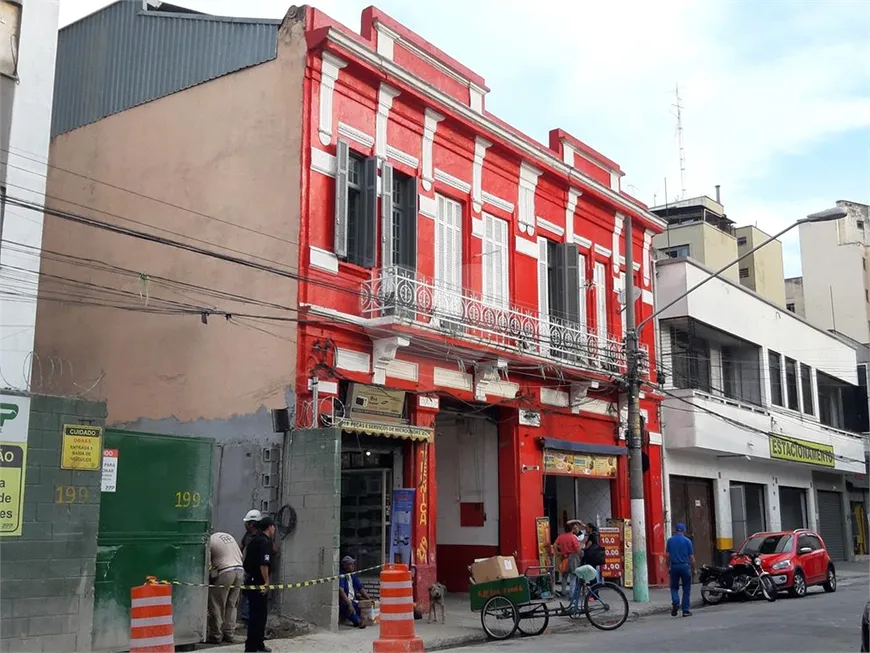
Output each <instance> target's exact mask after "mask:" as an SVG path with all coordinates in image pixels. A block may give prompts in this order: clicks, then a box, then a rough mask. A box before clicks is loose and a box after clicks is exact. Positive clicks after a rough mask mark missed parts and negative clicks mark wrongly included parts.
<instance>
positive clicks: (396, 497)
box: [390, 488, 415, 565]
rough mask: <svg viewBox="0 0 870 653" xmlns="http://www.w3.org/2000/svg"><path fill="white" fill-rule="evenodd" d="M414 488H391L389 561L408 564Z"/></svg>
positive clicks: (409, 560)
mask: <svg viewBox="0 0 870 653" xmlns="http://www.w3.org/2000/svg"><path fill="white" fill-rule="evenodd" d="M414 494H415V492H414V488H402V489H397V490H393V511H392V515H391V518H390V562H395V563H399V564H404V565H408V564H411V563H412V560H411V519H412V515H413V514H414Z"/></svg>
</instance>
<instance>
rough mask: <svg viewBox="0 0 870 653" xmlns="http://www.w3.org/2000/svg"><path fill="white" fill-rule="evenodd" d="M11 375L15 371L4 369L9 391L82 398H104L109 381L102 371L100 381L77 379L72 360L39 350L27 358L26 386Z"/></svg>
mask: <svg viewBox="0 0 870 653" xmlns="http://www.w3.org/2000/svg"><path fill="white" fill-rule="evenodd" d="M7 374H9V376H12V375H13V371H12V370H9V369H6V370H4V369H3V368H2V366H0V381H2V383H3V388H4V389H5V390H14V391H16V392H26V393H29V394H46V395H54V396H61V397H77V398H82V399H99V398H101V397H102V396H103V391H102V389H103V381H104V380H105V378H106V371H105V370H103V369H101V370H100V374H99V375H98V376H97V377H96V378H88V379H82V378H80V377H77V376H76V371H75V366H74V365H73V362H72V361H71V360H70V359H68V358H65V357H63V356H55V355H48V354H43V355H40V354H38V353H37V352H35V351H29V352H28V353H27V354H26V355H25V356H24V359H23V361H22V364H21V377H20V379H21V381H22V383H16V382H11V381H9V377H7ZM13 378H14V377H13Z"/></svg>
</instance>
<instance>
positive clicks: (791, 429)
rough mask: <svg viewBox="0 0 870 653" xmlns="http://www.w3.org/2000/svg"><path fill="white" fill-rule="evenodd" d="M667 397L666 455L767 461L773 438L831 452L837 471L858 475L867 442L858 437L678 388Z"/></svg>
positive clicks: (795, 416) (793, 416)
mask: <svg viewBox="0 0 870 653" xmlns="http://www.w3.org/2000/svg"><path fill="white" fill-rule="evenodd" d="M668 395H669V397H668V398H667V399H665V402H664V404H663V405H662V411H663V421H664V422H665V423H666V424H667V432H666V435H665V437H666V444H667V447H668V449H670V450H676V449H683V450H689V451H695V452H697V453H706V454H708V455H723V454H724V455H726V456H734V457H739V456H748V457H749V458H750V459H754V458H764V459H770V458H771V455H770V443H769V438H768V436H767V434H770V433H773V434H774V435H780V436H785V437H789V438H794V439H798V440H803V441H806V442H809V443H816V444H819V445H824V446H830V447H833V450H834V456H835V458H836V462H835V469H836V470H837V471H844V472H854V473H863V470H864V446H865V440H866V438H865V437H864V436H863V435H861V434H858V433H851V432H849V431H843V430H840V429H835V428H831V427H827V426H824V425H822V424H819V423H818V422H817V421H814V420H812V419H808V418H802V417H801V415H800V414H799V413H791V412H787V411H779V410H769V409H767V408H763V407H761V406H756V405H753V404H750V403H746V402H742V401H738V400H733V399H729V398H727V397H717V396H714V395H712V394H709V393H707V392H702V391H700V390H690V389H685V390H680V389H677V390H671V391H669V393H668ZM693 406H694V407H695V408H693ZM795 464H803V463H795Z"/></svg>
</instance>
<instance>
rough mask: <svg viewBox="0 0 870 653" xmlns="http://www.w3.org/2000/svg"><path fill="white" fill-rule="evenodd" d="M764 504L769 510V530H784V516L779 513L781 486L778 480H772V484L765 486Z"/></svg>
mask: <svg viewBox="0 0 870 653" xmlns="http://www.w3.org/2000/svg"><path fill="white" fill-rule="evenodd" d="M764 503H765V504H766V508H767V530H769V531H778V530H780V529H782V515H781V514H780V512H779V485H778V484H777V482H776V478H771V479H770V483H767V484H765V486H764Z"/></svg>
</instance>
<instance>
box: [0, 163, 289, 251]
mask: <svg viewBox="0 0 870 653" xmlns="http://www.w3.org/2000/svg"><path fill="white" fill-rule="evenodd" d="M12 150H19V151H20V152H27V150H20V149H19V148H10V149H8V150H4V149H3V148H0V152H4V151H5V152H7V153H8V154H10V155H11V156H17V157H19V158H22V159H26V160H27V161H32V162H34V163H38V164H40V165H44V166H46V167H48V168H52V169H54V170H58V171H60V172H64V173H66V174H69V175H73V176H75V177H78V178H79V179H85V180H87V181H92V182H94V183H96V184H100V185H101V186H106V187H108V188H113V189H115V190H119V191H122V192H124V193H129V194H130V195H134V196H136V197H139V198H141V199H145V200H148V201H151V202H156V203H158V204H162V205H164V206H168V207H170V208H173V209H177V210H179V211H184V212H185V213H190V214H192V215H196V216H199V217H201V218H207V219H208V220H214V221H215V222H220V223H221V224H225V225H227V226H230V227H235V228H236V229H242V230H244V231H248V232H250V233H254V234H257V235H259V236H263V237H265V238H272V239H274V240H278V241H281V242H284V243H288V244H290V245H298V243H297V242H295V241H292V240H289V239H287V238H281V237H280V236H276V235H275V234H270V233H267V232H265V231H259V230H257V229H254V228H253V227H249V226H247V225H242V224H239V223H237V222H232V221H230V220H225V219H222V218H218V217H215V216H213V215H208V214H207V213H203V212H201V211H197V210H195V209H191V208H188V207H186V206H181V205H179V204H174V203H172V202H167V201H166V200H162V199H159V198H156V197H153V196H151V195H146V194H144V193H141V192H139V191H135V190H132V189H130V188H125V187H123V186H118V185H116V184H113V183H110V182H108V181H103V180H101V179H96V178H94V177H89V176H88V175H84V174H81V173H79V172H74V171H73V170H69V169H67V168H63V167H61V166H58V165H55V164H53V163H49V162H48V161H40V160H39V159H38V158H33V157H29V156H25V155H24V154H18V153H17V152H13V151H12ZM27 153H28V154H32V153H30V152H27ZM7 166H8V167H10V168H15V169H16V170H21V171H23V172H27V173H30V174H32V175H34V176H37V177H42V178H45V179H47V178H48V176H47V175H45V174H42V173H39V172H36V171H35V170H31V169H29V168H24V167H21V166H16V165H13V164H12V163H8V162H7Z"/></svg>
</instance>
